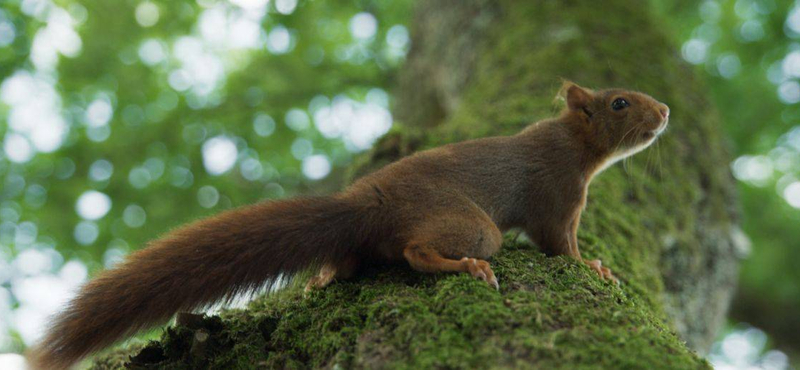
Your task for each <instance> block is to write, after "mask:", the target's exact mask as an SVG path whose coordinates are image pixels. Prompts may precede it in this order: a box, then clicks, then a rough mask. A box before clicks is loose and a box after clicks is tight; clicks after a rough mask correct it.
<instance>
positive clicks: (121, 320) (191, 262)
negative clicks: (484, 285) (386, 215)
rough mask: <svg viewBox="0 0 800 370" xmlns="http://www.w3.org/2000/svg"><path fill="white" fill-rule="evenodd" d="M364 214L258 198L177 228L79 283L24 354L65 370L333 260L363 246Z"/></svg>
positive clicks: (327, 202)
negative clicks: (145, 332)
mask: <svg viewBox="0 0 800 370" xmlns="http://www.w3.org/2000/svg"><path fill="white" fill-rule="evenodd" d="M368 212H369V210H367V209H364V208H363V207H362V208H359V207H357V206H355V205H353V204H351V203H349V202H346V201H344V200H340V199H336V198H331V197H316V198H297V199H290V200H284V201H277V202H265V203H261V204H256V205H253V206H249V207H243V208H240V209H236V210H232V211H228V212H225V213H222V214H220V215H218V216H215V217H212V218H209V219H205V220H201V221H198V222H196V223H193V224H189V225H187V226H184V227H182V228H180V229H177V230H175V231H173V232H171V233H169V234H168V235H166V236H165V237H163V238H161V239H159V240H156V241H154V242H151V243H150V245H149V246H148V247H147V248H145V249H143V250H141V251H138V252H136V253H133V254H131V255H130V256H129V257H128V258H127V260H126V261H125V262H123V263H121V264H120V265H118V267H115V268H113V269H111V270H107V271H104V272H102V273H101V274H99V275H98V276H97V277H96V278H95V279H94V280H92V281H90V282H88V283H87V284H86V285H85V286H83V288H82V289H81V290H80V292H79V293H78V295H77V297H76V298H74V299H73V300H72V301H71V302H70V303H69V304H68V306H67V307H66V308H65V310H64V311H63V312H62V313H61V314H59V315H57V316H56V317H55V318H54V320H53V321H52V323H51V326H50V328H49V331H48V332H47V334H46V336H45V337H44V339H43V340H42V341H41V343H40V344H39V345H38V347H35V348H34V349H32V350H31V351H30V352H29V354H28V359H29V362H30V364H31V366H32V367H33V368H34V369H65V368H68V367H70V366H71V365H73V364H74V363H76V362H77V361H79V360H81V359H82V358H83V357H85V356H87V355H89V354H91V353H93V352H96V351H98V350H100V349H103V348H105V347H107V346H110V345H111V344H113V343H114V342H116V341H118V340H120V339H122V338H124V337H126V336H129V335H132V334H134V333H135V332H138V331H140V330H142V329H145V328H148V327H151V326H153V325H157V324H161V323H164V322H166V321H167V320H169V319H170V318H171V317H172V316H173V315H174V314H175V313H176V312H178V311H185V310H192V309H195V308H199V307H203V306H207V305H211V304H213V303H215V302H219V301H221V300H226V299H230V298H232V297H233V296H235V295H237V294H240V293H246V292H252V291H254V290H257V289H259V288H262V287H264V286H270V285H272V284H275V282H276V278H278V276H279V275H281V274H283V275H291V274H294V273H296V272H299V271H301V270H303V269H305V268H307V267H309V266H312V265H319V264H323V263H337V261H338V260H340V259H341V258H343V257H344V256H346V255H349V254H351V253H354V252H355V251H356V249H358V248H360V247H361V246H363V245H364V244H365V243H367V240H368V239H369V238H370V235H371V233H372V232H371V231H370V230H369V229H367V228H369V227H370V226H369V225H370V224H374V221H376V220H370V221H369V222H368V221H366V218H365V217H369V216H368V214H367V213H368Z"/></svg>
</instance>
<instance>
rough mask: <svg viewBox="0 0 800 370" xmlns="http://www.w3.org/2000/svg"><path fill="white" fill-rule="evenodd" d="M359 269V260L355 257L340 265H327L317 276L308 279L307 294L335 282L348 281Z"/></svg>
mask: <svg viewBox="0 0 800 370" xmlns="http://www.w3.org/2000/svg"><path fill="white" fill-rule="evenodd" d="M357 267H358V259H356V258H355V257H348V258H345V259H344V261H343V262H342V263H341V264H339V265H334V264H330V263H328V264H325V265H323V266H322V267H321V268H320V270H319V273H317V275H315V276H312V277H311V279H308V283H307V284H306V288H305V292H306V293H308V292H310V291H312V290H314V289H322V288H324V287H326V286H328V285H330V283H332V282H333V281H334V280H344V279H348V278H350V277H351V276H353V274H355V271H356V268H357Z"/></svg>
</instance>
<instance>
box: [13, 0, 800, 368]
mask: <svg viewBox="0 0 800 370" xmlns="http://www.w3.org/2000/svg"><path fill="white" fill-rule="evenodd" d="M412 3H413V1H410V0H400V1H377V0H374V1H370V0H361V1H359V0H349V1H345V0H340V1H321V0H317V1H307V0H272V1H268V0H230V1H226V0H172V1H152V0H147V1H139V0H136V1H134V0H118V1H107V0H85V1H73V0H3V2H2V5H0V184H1V185H0V186H1V188H0V189H1V190H0V353H14V352H20V351H22V350H23V349H24V348H25V346H26V345H30V344H31V343H32V342H33V341H34V340H35V339H36V338H37V337H38V336H39V335H40V333H41V331H42V325H43V323H44V319H45V318H46V317H47V315H49V314H51V313H52V312H54V310H56V309H57V307H58V306H59V305H60V304H63V302H64V301H65V299H67V298H68V297H69V295H70V293H69V292H70V291H73V290H74V289H75V287H76V286H78V285H79V284H80V283H81V282H83V281H85V280H86V279H87V278H88V276H91V275H92V274H93V273H95V272H96V271H98V270H100V269H102V268H104V267H109V266H112V265H113V264H114V263H116V262H118V261H119V260H120V259H121V258H122V257H123V256H125V255H126V254H127V253H129V252H130V251H131V250H134V249H137V248H140V247H141V246H143V245H144V244H145V243H146V242H147V241H148V240H150V239H152V238H154V237H155V236H157V235H160V234H162V233H163V232H165V231H166V230H168V229H170V228H171V227H174V226H176V225H179V224H183V223H185V222H187V221H190V220H193V219H196V218H198V217H202V216H205V215H209V214H213V213H217V212H219V211H221V210H223V209H227V208H230V207H234V206H238V205H242V204H247V203H252V202H255V201H258V200H261V199H268V198H279V197H287V196H292V195H294V194H298V193H327V192H330V191H332V190H334V189H336V188H338V187H340V186H341V185H342V182H343V180H342V179H343V173H344V172H345V169H346V168H347V167H348V164H349V163H350V161H351V160H352V158H353V157H354V156H355V155H357V154H358V153H359V152H363V151H365V150H368V149H369V148H370V147H371V145H372V144H373V143H374V142H375V140H376V139H377V138H379V137H380V136H381V135H383V134H385V133H386V132H388V131H389V130H390V129H391V127H392V125H393V124H394V122H393V120H392V116H391V114H390V110H391V106H392V96H391V91H392V89H393V87H394V76H395V74H396V71H397V70H398V68H399V67H400V66H402V63H403V61H404V59H405V55H406V53H407V52H408V49H409V47H410V39H409V31H408V24H409V22H410V20H411V9H412ZM653 4H654V5H656V6H657V7H659V8H660V10H661V11H662V12H663V13H664V14H665V18H666V19H667V23H668V24H670V26H671V28H672V30H671V32H672V33H673V34H674V40H675V43H676V45H678V49H676V53H681V55H682V56H683V58H684V59H685V60H686V61H687V62H689V63H690V64H692V65H695V68H697V69H698V71H699V72H700V73H699V74H700V75H701V76H702V77H703V78H704V79H705V80H707V81H708V85H709V90H710V92H711V93H712V98H713V100H714V101H715V102H716V103H717V106H718V108H719V111H720V113H721V115H722V116H723V118H724V122H725V130H726V131H727V134H728V135H729V137H730V138H731V140H730V148H731V150H732V152H733V154H734V158H735V160H734V161H733V162H732V163H731V170H732V173H733V175H734V176H735V177H736V179H737V180H738V182H739V185H740V186H739V192H740V197H741V200H742V207H741V208H742V212H741V215H742V223H743V226H744V230H745V232H746V234H747V236H748V237H749V238H750V240H751V241H752V243H751V244H752V248H751V250H750V253H749V256H748V257H747V259H746V260H745V261H744V262H743V264H742V273H741V281H740V288H739V293H738V295H737V297H736V299H735V301H734V303H733V308H732V311H731V321H730V322H731V325H730V327H729V329H728V330H726V332H725V333H721V335H720V340H719V342H718V343H717V344H715V346H714V348H713V349H712V352H711V353H710V354H709V359H710V360H711V361H712V363H713V364H714V365H715V367H717V368H722V369H724V368H763V369H785V368H790V367H791V365H790V363H791V362H794V363H795V364H796V363H797V361H798V360H800V355H798V354H800V269H798V268H796V266H797V265H799V264H800V256H798V255H795V254H793V253H794V252H795V251H796V250H797V249H798V246H800V180H798V179H800V125H799V124H800V105H798V103H800V82H798V79H800V43H798V42H797V40H800V5H798V3H796V2H794V1H780V0H738V1H699V2H694V1H666V0H663V1H653ZM620 42H624V40H620ZM642 52H643V53H646V52H647V51H646V50H642ZM558 77H561V76H553V78H554V80H557V78H558ZM630 87H631V88H635V86H630ZM0 356H2V355H0ZM7 358H8V357H7ZM790 359H791V360H790ZM0 365H2V360H0ZM0 367H1V366H0Z"/></svg>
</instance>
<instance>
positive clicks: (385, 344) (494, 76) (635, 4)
mask: <svg viewBox="0 0 800 370" xmlns="http://www.w3.org/2000/svg"><path fill="white" fill-rule="evenodd" d="M665 29H667V27H665V26H664V25H662V24H661V21H660V18H659V17H657V15H656V14H653V12H652V11H651V10H649V8H648V7H646V6H644V5H643V4H642V2H641V1H639V0H612V1H603V2H599V1H594V0H571V1H560V0H559V1H555V0H552V1H536V2H533V1H528V2H523V1H510V0H509V1H500V2H493V1H484V0H469V1H465V0H458V1H456V0H450V1H436V2H422V3H420V4H419V6H418V12H417V16H416V17H415V24H414V27H413V32H412V36H413V48H412V51H411V53H410V55H409V59H408V62H407V65H406V67H405V70H404V72H403V74H402V75H401V76H400V88H399V91H398V94H397V102H396V111H395V113H396V117H397V118H398V121H399V125H400V126H401V128H400V129H399V130H397V131H395V132H394V133H392V134H390V135H389V136H387V137H386V138H384V140H382V141H381V142H380V143H379V144H378V145H377V146H376V148H375V150H374V151H373V153H372V155H371V156H370V157H369V158H367V159H365V160H364V161H363V162H364V165H363V166H361V167H360V168H361V170H360V171H357V172H356V173H363V172H366V171H369V170H370V169H374V168H375V167H377V166H380V165H383V164H385V163H387V162H389V161H391V160H395V159H397V158H399V157H401V156H403V155H406V154H408V153H410V152H412V151H414V150H419V149H424V148H429V147H434V146H437V145H440V144H444V143H447V142H454V141H460V140H464V139H470V138H475V137H482V136H488V135H502V134H511V133H514V132H516V131H518V130H520V129H522V128H523V127H524V126H525V125H527V124H529V123H530V122H533V121H536V120H539V119H542V118H546V117H550V116H553V115H554V114H556V112H557V109H558V108H557V107H555V106H554V104H553V97H554V95H555V92H556V90H557V89H558V87H559V86H560V84H561V80H560V78H567V79H571V80H574V81H575V82H577V83H579V84H582V85H586V86H589V87H597V88H603V87H612V86H618V87H625V88H631V89H637V90H641V91H644V92H646V93H649V94H651V95H653V96H654V97H655V98H656V99H659V100H661V101H663V102H665V103H667V104H668V105H669V106H670V107H671V112H672V113H671V120H670V130H669V131H668V132H667V133H665V134H664V136H663V137H662V138H661V139H660V141H659V143H658V145H656V146H655V147H654V148H651V149H648V150H647V151H645V152H643V153H641V154H639V155H637V156H636V157H635V158H634V159H632V160H631V161H630V162H629V163H625V164H622V165H616V166H614V167H612V168H610V169H608V170H606V171H605V172H604V173H603V174H601V175H600V176H599V177H598V178H597V179H595V181H594V183H593V184H592V186H591V187H590V192H589V193H590V196H589V202H588V207H587V209H586V212H585V213H584V217H583V222H582V225H581V228H580V232H579V240H580V244H581V249H582V251H583V253H584V256H585V257H587V258H600V259H602V260H603V262H604V264H605V265H607V266H609V267H611V268H612V270H613V271H614V272H615V273H616V274H617V276H618V277H619V278H620V279H621V285H620V286H619V287H617V286H614V285H612V284H609V283H606V282H603V281H601V280H600V279H599V278H598V277H597V276H596V275H595V274H594V273H593V272H591V271H590V270H589V269H588V268H586V267H585V266H583V265H581V264H578V263H576V262H575V261H573V260H571V259H569V258H565V257H555V258H547V257H544V255H542V254H541V253H539V252H538V251H537V249H536V248H535V246H532V245H530V244H529V243H527V242H525V241H520V240H519V239H520V238H516V237H515V236H513V235H510V236H507V240H506V243H505V244H504V248H503V251H502V252H500V253H499V254H498V255H496V256H495V258H494V259H493V261H492V264H493V266H494V268H495V271H496V273H497V275H498V277H499V279H500V284H501V289H500V291H499V292H496V291H494V290H492V289H490V288H489V287H488V286H486V284H485V283H482V282H479V281H475V280H473V279H471V278H470V277H468V276H466V275H464V274H462V275H450V274H438V275H426V274H421V273H416V272H412V271H410V270H409V269H408V268H407V267H405V266H396V267H374V268H373V269H371V270H369V271H367V272H366V273H365V274H363V275H362V276H360V277H358V278H356V279H354V280H352V281H346V282H337V283H336V284H333V285H332V286H330V287H329V288H326V289H325V290H323V291H320V292H314V293H313V294H311V295H310V296H309V297H306V298H304V297H303V296H302V294H301V293H300V291H299V289H297V288H296V287H295V288H289V289H285V290H284V291H281V292H279V293H276V294H274V295H271V296H269V297H265V298H263V299H260V300H257V301H255V302H254V303H253V304H252V305H251V306H250V308H249V310H246V311H229V312H227V313H225V314H224V315H223V318H222V319H219V318H210V319H207V320H205V321H203V322H202V323H200V324H195V325H192V326H179V327H176V328H174V329H169V330H168V331H167V333H166V334H165V336H164V338H163V339H162V342H156V343H151V344H150V345H148V346H147V347H146V349H145V350H143V351H141V352H140V354H139V355H138V356H136V357H135V358H134V363H137V364H155V363H158V364H166V363H174V364H180V363H183V364H185V365H186V364H190V365H194V366H198V365H203V366H207V365H211V366H212V367H220V368H237V367H252V366H254V365H262V366H266V367H269V368H283V367H301V368H302V367H309V366H311V367H327V368H334V367H336V366H341V367H344V368H375V367H391V368H394V367H400V368H428V367H438V368H512V367H537V368H544V369H550V368H556V367H559V368H570V369H572V368H586V367H598V368H645V367H649V368H670V369H672V368H708V367H709V365H708V363H706V362H705V361H704V360H702V359H701V358H700V357H698V356H697V354H695V353H694V352H693V350H694V351H698V352H700V353H702V352H704V351H705V350H707V349H708V347H709V345H710V343H711V341H712V339H713V337H714V335H715V333H716V332H717V330H718V329H719V327H720V325H721V324H722V323H723V321H724V317H725V312H726V310H727V307H728V302H729V299H730V297H731V294H732V292H733V288H734V285H735V281H736V274H737V261H738V259H737V254H738V253H739V252H738V250H740V249H741V248H743V247H744V243H743V242H742V240H743V237H742V236H740V234H741V233H740V232H739V231H738V228H737V227H736V226H735V218H736V217H735V204H736V202H735V194H734V191H733V180H732V178H731V177H730V176H729V173H728V161H729V159H728V156H727V154H726V151H725V149H724V147H725V145H724V140H723V138H722V136H721V135H720V132H719V131H720V123H719V120H718V116H717V114H716V113H715V111H714V108H713V107H712V106H711V105H710V103H709V101H708V99H706V96H705V92H704V91H705V90H704V88H703V86H702V84H701V83H700V82H699V81H698V80H697V78H696V77H695V75H694V73H693V71H692V69H691V68H689V67H688V66H687V65H686V64H685V63H684V62H683V61H682V60H681V58H680V55H679V52H678V50H677V48H676V46H675V41H674V40H671V39H670V38H669V37H668V35H666V34H664V30H665ZM421 211H424V210H421ZM543 217H544V216H543ZM199 330H203V333H205V334H209V335H210V336H209V337H207V338H208V341H207V343H206V344H205V345H204V347H203V348H204V351H203V355H202V356H197V355H194V356H193V355H192V354H191V351H190V348H191V347H192V343H193V340H195V339H194V338H195V334H196V333H197V332H198V331H199ZM205 334H204V335H205ZM684 341H685V342H686V343H685V342H684ZM125 358H126V356H124V355H118V356H110V357H106V358H104V359H101V360H98V361H97V362H95V366H96V367H98V368H103V367H106V366H109V365H113V364H118V363H119V362H120V361H123V360H124V359H125Z"/></svg>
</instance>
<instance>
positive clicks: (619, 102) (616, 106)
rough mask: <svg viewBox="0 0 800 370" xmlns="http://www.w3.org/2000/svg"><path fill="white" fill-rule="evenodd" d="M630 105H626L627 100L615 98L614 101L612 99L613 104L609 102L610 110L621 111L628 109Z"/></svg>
mask: <svg viewBox="0 0 800 370" xmlns="http://www.w3.org/2000/svg"><path fill="white" fill-rule="evenodd" d="M630 105H631V103H628V101H627V100H625V99H623V98H616V99H614V101H613V102H611V109H613V110H620V109H623V108H625V107H629V106H630Z"/></svg>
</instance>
